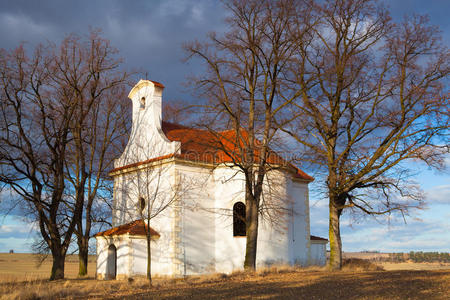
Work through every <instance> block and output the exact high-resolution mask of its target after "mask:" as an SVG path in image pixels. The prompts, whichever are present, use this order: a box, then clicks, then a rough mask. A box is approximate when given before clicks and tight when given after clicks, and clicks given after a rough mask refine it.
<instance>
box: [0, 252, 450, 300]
mask: <svg viewBox="0 0 450 300" xmlns="http://www.w3.org/2000/svg"><path fill="white" fill-rule="evenodd" d="M0 259H1V258H0ZM20 263H21V262H18V261H17V262H13V263H11V264H10V265H9V269H14V268H15V266H16V264H20ZM69 263H71V262H70V261H69ZM92 265H93V264H92ZM0 267H1V269H0V274H1V273H2V272H4V271H5V269H3V268H4V267H5V265H0ZM43 267H44V266H43ZM374 269H377V266H376V265H373V264H371V263H369V264H366V262H364V261H361V260H356V261H355V260H353V261H347V262H346V263H345V266H344V270H343V271H339V272H330V271H327V270H326V269H324V268H318V267H314V268H306V269H302V268H295V267H290V266H273V267H270V268H267V269H263V270H259V271H257V272H255V273H245V272H235V273H232V274H229V275H226V274H211V275H205V276H190V277H187V278H185V279H183V278H178V279H170V278H156V279H155V280H154V284H153V286H152V287H150V286H149V285H148V282H147V281H146V279H145V278H134V279H133V280H117V281H115V280H114V281H99V280H95V279H92V278H85V279H68V280H59V281H54V282H49V281H47V280H42V279H38V280H31V279H29V278H28V279H27V278H25V277H23V278H22V279H14V280H7V279H6V278H3V279H2V280H0V299H61V298H62V299H86V298H89V299H104V298H107V299H185V298H191V299H229V298H233V299H253V298H259V299H448V295H447V294H448V291H449V290H450V270H432V271H431V270H430V271H404V270H403V271H381V270H378V271H375V270H374Z"/></svg>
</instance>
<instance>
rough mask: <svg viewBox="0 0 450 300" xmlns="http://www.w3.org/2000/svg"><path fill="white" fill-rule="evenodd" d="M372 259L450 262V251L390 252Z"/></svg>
mask: <svg viewBox="0 0 450 300" xmlns="http://www.w3.org/2000/svg"><path fill="white" fill-rule="evenodd" d="M369 260H371V261H389V262H406V261H408V260H411V261H413V262H417V263H421V262H445V263H450V253H448V252H422V251H418V252H414V251H411V252H409V253H402V252H401V253H389V256H377V257H372V258H370V259H369Z"/></svg>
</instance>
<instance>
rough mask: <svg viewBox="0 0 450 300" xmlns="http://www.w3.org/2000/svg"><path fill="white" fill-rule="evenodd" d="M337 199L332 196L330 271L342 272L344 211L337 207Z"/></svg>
mask: <svg viewBox="0 0 450 300" xmlns="http://www.w3.org/2000/svg"><path fill="white" fill-rule="evenodd" d="M336 202H337V201H336V199H335V198H334V197H333V196H330V203H329V208H330V225H329V238H330V264H329V266H330V269H332V270H340V269H341V268H342V242H341V231H340V224H339V218H340V216H341V211H342V209H339V208H338V207H337V205H338V204H336Z"/></svg>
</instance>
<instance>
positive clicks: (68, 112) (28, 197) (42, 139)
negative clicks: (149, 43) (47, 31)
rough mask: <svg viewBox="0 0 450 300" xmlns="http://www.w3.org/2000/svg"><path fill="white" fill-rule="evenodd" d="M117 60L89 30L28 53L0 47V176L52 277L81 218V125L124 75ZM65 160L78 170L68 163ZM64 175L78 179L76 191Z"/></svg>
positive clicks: (60, 272)
mask: <svg viewBox="0 0 450 300" xmlns="http://www.w3.org/2000/svg"><path fill="white" fill-rule="evenodd" d="M119 63H120V60H117V59H116V58H115V52H114V51H113V49H112V48H110V46H109V44H108V43H107V41H105V40H102V39H100V38H99V37H98V35H97V33H95V32H91V36H90V37H89V38H88V39H87V41H86V42H81V40H80V38H78V37H76V36H74V35H70V36H68V37H67V38H66V39H65V40H64V41H63V42H62V43H61V45H60V47H57V46H56V45H53V44H50V45H48V46H46V47H44V46H38V47H36V49H35V51H34V55H33V56H32V57H28V56H27V55H26V53H25V50H24V48H23V47H19V48H17V49H15V50H13V51H10V52H8V51H5V50H1V53H0V64H1V67H0V69H1V71H0V80H1V84H0V88H1V94H0V97H1V107H0V111H1V117H2V121H1V133H0V140H1V143H0V144H1V146H0V152H1V155H0V157H1V165H0V167H1V169H2V170H1V173H0V181H1V182H3V183H4V184H6V185H7V186H9V187H10V188H11V189H12V190H14V191H15V192H16V193H17V194H18V195H19V196H20V197H21V198H22V200H23V201H24V203H25V206H26V207H27V208H28V209H29V210H30V211H31V212H32V213H33V215H34V216H35V217H36V220H37V221H38V224H39V228H40V233H41V235H42V238H43V240H44V241H45V243H46V245H47V246H48V248H49V249H50V252H51V254H52V257H53V266H52V272H51V276H50V279H52V280H53V279H60V278H63V277H64V260H65V255H66V253H67V250H68V247H69V245H70V243H71V238H72V234H73V232H74V230H75V229H76V226H77V224H78V225H79V224H80V222H82V216H83V207H84V201H85V197H84V194H85V188H86V180H87V178H88V176H87V174H88V171H89V166H86V165H85V163H86V161H87V160H85V157H84V155H85V152H84V151H86V150H87V149H88V148H87V147H86V144H89V142H87V141H85V140H84V138H86V137H87V136H86V135H85V134H84V131H83V130H84V129H85V128H83V127H82V126H83V125H87V124H86V122H87V120H88V119H89V118H92V116H93V114H92V109H94V108H95V107H96V105H95V104H96V103H97V101H99V99H103V97H104V96H105V94H106V91H109V89H112V88H114V87H117V86H119V85H120V84H122V83H123V79H124V75H123V74H122V73H120V72H118V73H115V72H117V70H118V65H119ZM111 74H114V75H117V76H107V75H111ZM89 125H92V123H90V124H89ZM74 149H77V150H78V151H74ZM73 154H76V155H78V157H73V156H72V155H73ZM96 155H102V154H96ZM83 160H84V163H83ZM69 161H72V162H73V163H74V165H77V166H78V169H77V168H71V167H67V163H68V162H69ZM72 166H73V165H72ZM93 176H95V175H93ZM69 178H72V179H73V178H76V180H74V181H72V182H77V183H78V184H77V185H76V186H75V197H71V196H69V195H70V193H69V187H68V179H69ZM90 178H91V179H92V178H93V177H90ZM91 192H92V190H91Z"/></svg>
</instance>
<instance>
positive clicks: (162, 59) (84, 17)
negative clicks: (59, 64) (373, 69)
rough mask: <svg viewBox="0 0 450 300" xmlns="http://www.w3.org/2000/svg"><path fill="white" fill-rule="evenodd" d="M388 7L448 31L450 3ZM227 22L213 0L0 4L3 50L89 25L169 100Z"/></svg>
mask: <svg viewBox="0 0 450 300" xmlns="http://www.w3.org/2000/svg"><path fill="white" fill-rule="evenodd" d="M385 2H386V3H387V4H388V5H389V6H390V7H391V8H392V9H391V11H392V14H393V16H394V17H395V18H400V17H401V16H402V15H404V14H405V13H413V12H415V13H428V14H429V15H430V16H431V19H432V23H433V24H437V25H440V26H441V29H442V30H443V31H444V32H445V34H448V32H449V28H448V26H449V22H448V21H447V15H446V14H447V12H448V11H449V10H450V1H447V0H433V1H422V0H403V1H387V0H385ZM224 17H225V10H224V8H223V5H222V4H221V3H220V2H219V1H211V0H147V1H144V0H141V1H119V0H96V1H93V0H88V1H86V0H85V1H60V0H45V1H44V0H42V1H29V0H27V1H25V0H14V1H11V0H0V37H1V39H0V48H13V47H16V46H17V45H18V44H19V43H20V42H21V41H27V42H28V43H29V45H31V46H33V45H35V44H37V43H40V42H46V41H47V40H49V41H53V42H58V41H60V40H61V39H62V38H63V37H64V36H65V35H66V34H68V33H71V32H75V33H78V34H86V33H87V32H88V29H89V27H90V26H91V27H93V28H100V29H102V30H103V32H104V37H106V38H107V39H109V40H111V42H112V44H113V45H114V46H115V47H117V48H118V49H119V50H120V53H121V55H122V56H123V57H124V59H125V65H126V67H128V68H132V69H139V70H142V71H143V73H148V78H149V79H153V80H157V81H161V82H162V83H164V84H165V85H166V87H167V88H166V90H165V95H164V98H165V99H169V100H170V99H177V98H178V99H186V98H190V96H189V95H187V94H185V93H184V89H183V87H182V83H183V82H186V77H187V75H190V74H192V73H193V74H195V73H198V72H201V70H202V69H201V67H200V66H199V65H198V64H197V63H196V62H195V61H193V62H191V63H190V64H185V63H183V62H182V61H181V60H182V58H183V57H184V56H185V54H184V53H183V50H182V48H181V46H182V44H183V43H184V42H186V41H192V40H195V39H200V40H201V39H203V38H204V37H205V35H206V34H207V33H208V32H209V31H219V32H221V31H224V30H225V28H226V27H225V25H224V22H223V20H224ZM447 36H448V35H447Z"/></svg>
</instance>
